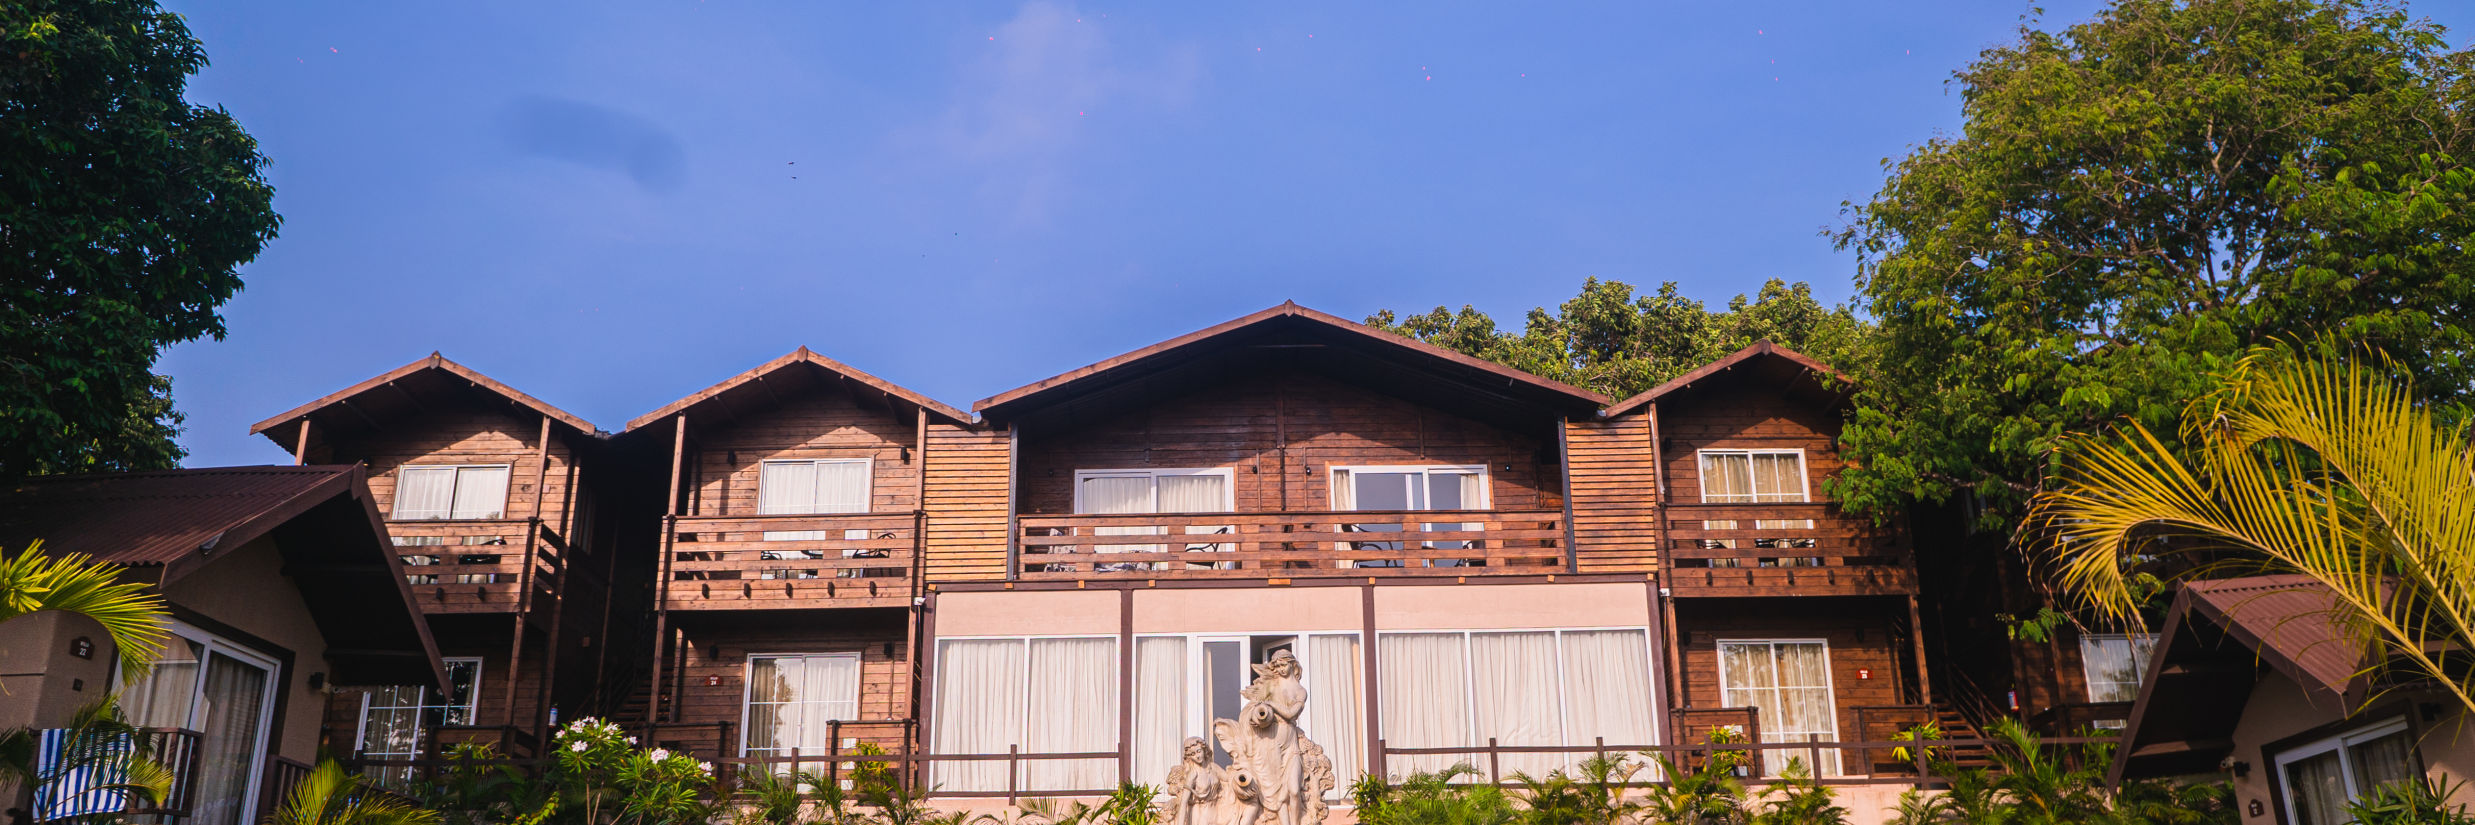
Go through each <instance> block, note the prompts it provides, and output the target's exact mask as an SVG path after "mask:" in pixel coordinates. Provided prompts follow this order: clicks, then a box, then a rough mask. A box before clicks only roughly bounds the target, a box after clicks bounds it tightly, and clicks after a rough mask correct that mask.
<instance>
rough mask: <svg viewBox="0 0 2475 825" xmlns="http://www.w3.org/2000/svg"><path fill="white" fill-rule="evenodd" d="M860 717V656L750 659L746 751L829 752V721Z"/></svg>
mask: <svg viewBox="0 0 2475 825" xmlns="http://www.w3.org/2000/svg"><path fill="white" fill-rule="evenodd" d="M857 718H859V656H857V655H856V654H847V653H843V654H820V655H813V656H767V657H763V658H758V659H754V660H751V661H750V662H749V663H748V726H747V743H746V748H747V752H748V755H750V756H774V755H787V754H786V753H784V752H787V751H789V750H791V749H793V748H797V749H798V750H799V752H800V754H801V755H803V756H804V755H807V754H822V753H827V752H830V751H831V750H832V749H833V748H834V741H833V725H831V724H829V723H831V722H833V721H834V720H837V719H840V720H850V719H857ZM845 738H848V737H845ZM776 767H777V769H779V770H789V769H790V768H791V766H790V765H787V764H785V765H779V766H776ZM816 767H820V768H821V767H822V766H821V765H819V766H816Z"/></svg>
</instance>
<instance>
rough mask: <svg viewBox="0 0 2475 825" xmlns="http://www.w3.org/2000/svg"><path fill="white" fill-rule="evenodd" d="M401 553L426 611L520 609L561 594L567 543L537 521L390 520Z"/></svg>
mask: <svg viewBox="0 0 2475 825" xmlns="http://www.w3.org/2000/svg"><path fill="white" fill-rule="evenodd" d="M387 533H388V535H390V536H392V537H394V540H395V558H396V561H397V563H399V564H401V565H403V568H404V577H405V578H406V579H409V580H411V582H412V585H413V596H414V597H415V599H416V601H417V603H418V604H419V605H420V607H421V610H422V611H423V612H427V613H515V612H518V611H521V610H523V609H525V608H526V607H527V605H528V604H529V602H528V601H527V600H526V599H524V598H523V596H524V594H525V592H526V590H527V588H530V589H531V591H532V593H533V595H534V597H535V598H534V599H533V600H532V601H535V602H538V601H540V600H542V599H546V598H548V597H550V596H551V595H554V594H556V593H557V592H558V585H559V579H560V574H561V573H562V572H563V571H564V569H565V567H566V558H567V542H566V541H565V540H564V539H562V538H561V537H560V536H559V534H558V531H555V530H552V529H550V528H549V526H548V525H544V524H542V523H540V522H539V521H537V520H534V519H481V520H460V521H389V522H387Z"/></svg>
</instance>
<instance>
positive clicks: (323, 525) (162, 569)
mask: <svg viewBox="0 0 2475 825" xmlns="http://www.w3.org/2000/svg"><path fill="white" fill-rule="evenodd" d="M270 537H271V538H272V539H273V540H274V542H275V545H276V547H277V549H278V551H280V552H281V553H282V555H283V564H284V570H283V572H284V575H283V576H282V577H276V578H272V579H270V580H268V581H267V583H266V584H267V586H268V587H286V588H297V589H298V590H299V592H300V596H301V600H302V602H303V603H304V604H306V605H307V606H308V607H309V610H310V614H311V616H312V617H313V618H314V619H315V620H316V622H317V624H318V629H319V632H320V634H321V635H322V636H324V637H325V640H326V643H327V649H326V650H324V651H323V653H324V655H325V656H326V657H327V660H328V662H329V663H330V664H332V665H334V666H335V668H336V673H335V679H336V682H337V684H345V685H370V684H421V683H425V682H426V683H431V684H441V685H443V684H444V677H445V673H444V671H443V670H441V669H440V665H439V660H438V646H437V645H436V643H434V642H433V641H432V640H431V638H430V633H429V626H428V625H427V624H426V623H425V622H423V621H422V619H421V617H420V614H419V612H418V611H417V610H416V609H415V608H414V605H413V595H412V587H411V585H410V584H409V583H408V582H407V581H406V580H405V578H404V576H403V575H402V572H401V568H400V567H398V565H397V562H396V559H395V553H394V549H393V547H392V546H391V545H392V542H391V541H390V540H389V539H388V537H387V530H386V526H385V525H384V523H383V522H381V521H380V519H379V516H378V508H377V506H376V504H375V503H374V502H373V501H372V499H371V497H370V494H369V488H368V485H367V483H366V479H365V476H364V475H363V470H362V468H361V467H360V466H358V465H337V466H310V467H211V468H200V469H188V470H159V471H152V472H137V473H88V474H81V475H65V476H42V477H37V478H30V479H24V480H20V481H14V482H7V483H6V484H5V485H0V547H5V548H7V549H8V551H10V552H22V551H24V550H25V549H26V547H27V546H28V545H29V544H31V543H33V542H34V541H35V540H37V539H40V540H42V542H43V552H44V553H45V554H46V555H54V556H58V555H66V554H70V553H84V554H86V555H89V556H93V557H95V558H97V559H100V560H103V561H107V562H112V563H114V564H119V565H122V566H124V567H128V568H132V570H133V572H139V573H143V572H144V571H147V570H148V569H150V568H151V569H152V570H153V571H154V574H153V575H140V576H139V578H141V579H148V580H151V581H152V582H153V583H154V585H155V586H156V587H157V588H166V587H170V586H171V585H173V584H174V583H175V582H178V581H179V580H181V579H182V578H183V577H185V576H187V575H188V574H190V573H193V572H195V571H197V570H199V569H201V568H204V567H207V566H209V565H212V564H215V563H218V562H220V561H222V560H224V559H226V558H230V557H231V554H232V553H233V552H235V551H237V550H239V548H241V547H243V546H245V545H248V544H249V543H250V542H253V541H257V540H258V539H261V538H270ZM305 652H312V653H316V652H321V651H305Z"/></svg>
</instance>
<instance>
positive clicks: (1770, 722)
mask: <svg viewBox="0 0 2475 825" xmlns="http://www.w3.org/2000/svg"><path fill="white" fill-rule="evenodd" d="M1719 689H1720V694H1721V696H1720V704H1721V705H1722V706H1725V707H1731V708H1741V707H1749V708H1754V709H1755V710H1756V712H1757V715H1756V716H1755V717H1754V721H1755V724H1756V725H1757V726H1758V727H1760V728H1761V733H1762V741H1764V742H1835V741H1838V739H1839V708H1838V704H1837V703H1836V702H1835V701H1833V699H1832V697H1831V682H1830V645H1828V644H1826V643H1824V642H1822V641H1821V640H1818V639H1789V640H1770V639H1759V640H1741V641H1721V642H1719ZM1791 758H1794V759H1798V760H1803V761H1809V762H1815V763H1816V764H1814V765H1811V766H1810V767H1811V768H1812V769H1813V772H1814V775H1815V776H1838V775H1839V774H1840V768H1839V751H1837V750H1835V749H1824V750H1822V751H1821V753H1819V754H1807V753H1798V752H1785V753H1782V752H1779V751H1772V752H1770V753H1769V754H1766V755H1765V756H1764V757H1763V759H1762V762H1763V765H1764V769H1765V772H1766V773H1767V774H1768V775H1771V776H1777V775H1778V774H1779V772H1780V770H1782V769H1784V768H1786V767H1787V763H1788V760H1789V759H1791Z"/></svg>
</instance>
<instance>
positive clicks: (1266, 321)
mask: <svg viewBox="0 0 2475 825" xmlns="http://www.w3.org/2000/svg"><path fill="white" fill-rule="evenodd" d="M1275 323H1291V324H1309V325H1312V326H1314V327H1316V328H1318V329H1320V330H1322V331H1324V332H1327V333H1330V334H1331V335H1333V336H1334V337H1336V338H1338V339H1341V340H1345V341H1349V342H1353V343H1356V344H1359V345H1363V346H1365V347H1368V348H1370V349H1377V350H1382V351H1385V352H1387V353H1389V354H1392V355H1395V356H1398V357H1402V358H1406V359H1416V360H1422V361H1426V362H1430V363H1431V364H1432V365H1433V366H1435V367H1438V368H1440V369H1444V370H1449V371H1451V372H1453V373H1456V374H1459V375H1462V376H1465V377H1466V378H1467V380H1470V381H1472V382H1473V383H1485V384H1490V385H1498V386H1502V387H1504V388H1506V389H1507V390H1511V391H1515V392H1518V393H1520V394H1522V395H1524V396H1526V397H1528V398H1531V399H1533V400H1534V401H1538V402H1540V403H1557V405H1558V406H1567V407H1596V406H1599V405H1603V404H1605V403H1606V402H1607V397H1606V396H1603V395H1600V394H1598V393H1594V392H1591V391H1589V390H1585V389H1582V388H1580V387H1575V386H1572V385H1570V384H1565V383H1563V382H1559V381H1554V380H1550V379H1547V378H1542V377H1540V376H1537V375H1532V374H1530V373H1527V372H1523V371H1521V370H1517V369H1513V368H1511V367H1507V366H1504V365H1502V364H1497V363H1494V362H1491V361H1486V360H1483V359H1479V358H1473V357H1470V356H1468V355H1463V354H1461V353H1458V352H1454V351H1452V350H1448V349H1444V348H1442V347H1438V346H1435V345H1433V344H1429V343H1426V342H1423V341H1418V340H1413V339H1410V338H1404V337H1402V336H1399V335H1394V334H1392V333H1389V332H1384V331H1382V330H1378V329H1375V328H1372V327H1368V326H1366V325H1364V324H1359V323H1357V322H1354V321H1350V320H1347V319H1344V318H1340V317H1337V316H1334V315H1331V314H1328V313H1323V312H1317V311H1315V310H1312V309H1308V308H1306V307H1302V306H1299V305H1298V304H1297V302H1295V301H1291V302H1286V303H1283V304H1281V305H1279V306H1276V307H1272V308H1270V309H1266V310H1263V311H1260V312H1255V313H1251V314H1248V315H1246V316H1243V317H1240V318H1236V319H1234V320H1230V321H1226V322H1223V323H1220V324H1215V325H1213V326H1210V327H1206V328H1204V329H1200V330H1196V331H1194V332H1190V333H1187V334H1185V335H1180V336H1178V337H1175V338H1171V339H1169V340H1166V341H1162V342H1160V343H1157V344H1153V345H1151V346H1147V347H1143V348H1141V349H1137V350H1134V351H1132V352H1128V353H1125V354H1123V355H1119V356H1116V357H1114V358H1109V359H1106V360H1103V361H1100V362H1098V363H1094V364H1091V365H1088V366H1085V367H1081V368H1079V369H1074V370H1069V371H1067V372H1065V373H1062V374H1059V375H1056V376H1052V377H1050V378H1046V379H1042V380H1040V381H1035V382H1032V383H1030V384H1026V385H1024V386H1021V387H1017V388H1014V389H1012V390H1008V391H1005V392H1002V393H998V394H997V395H993V396H990V397H988V398H984V399H981V400H980V402H979V403H977V404H973V405H972V409H973V410H976V411H978V412H980V413H981V414H983V415H988V416H1002V415H1004V414H1006V413H1007V412H1009V411H1011V410H1015V409H1021V408H1027V407H1033V406H1039V405H1042V404H1044V403H1048V402H1051V401H1053V400H1056V399H1060V398H1070V397H1072V396H1074V395H1076V394H1078V393H1080V392H1084V391H1087V390H1089V389H1090V388H1093V387H1098V386H1103V385H1107V384H1111V383H1114V381H1115V380H1116V379H1118V378H1120V377H1121V374H1125V373H1133V372H1141V371H1144V370H1146V369H1147V368H1157V367H1159V366H1161V365H1162V364H1166V363H1169V362H1174V361H1179V360H1181V359H1186V358H1190V357H1192V356H1193V355H1194V354H1195V353H1196V352H1197V351H1200V350H1205V349H1209V348H1212V347H1214V346H1215V345H1216V344H1219V343H1222V342H1224V341H1225V340H1227V339H1231V338H1233V337H1236V336H1239V335H1240V334H1241V333H1245V332H1248V331H1251V330H1255V329H1258V328H1261V327H1264V326H1266V325H1270V324H1275Z"/></svg>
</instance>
